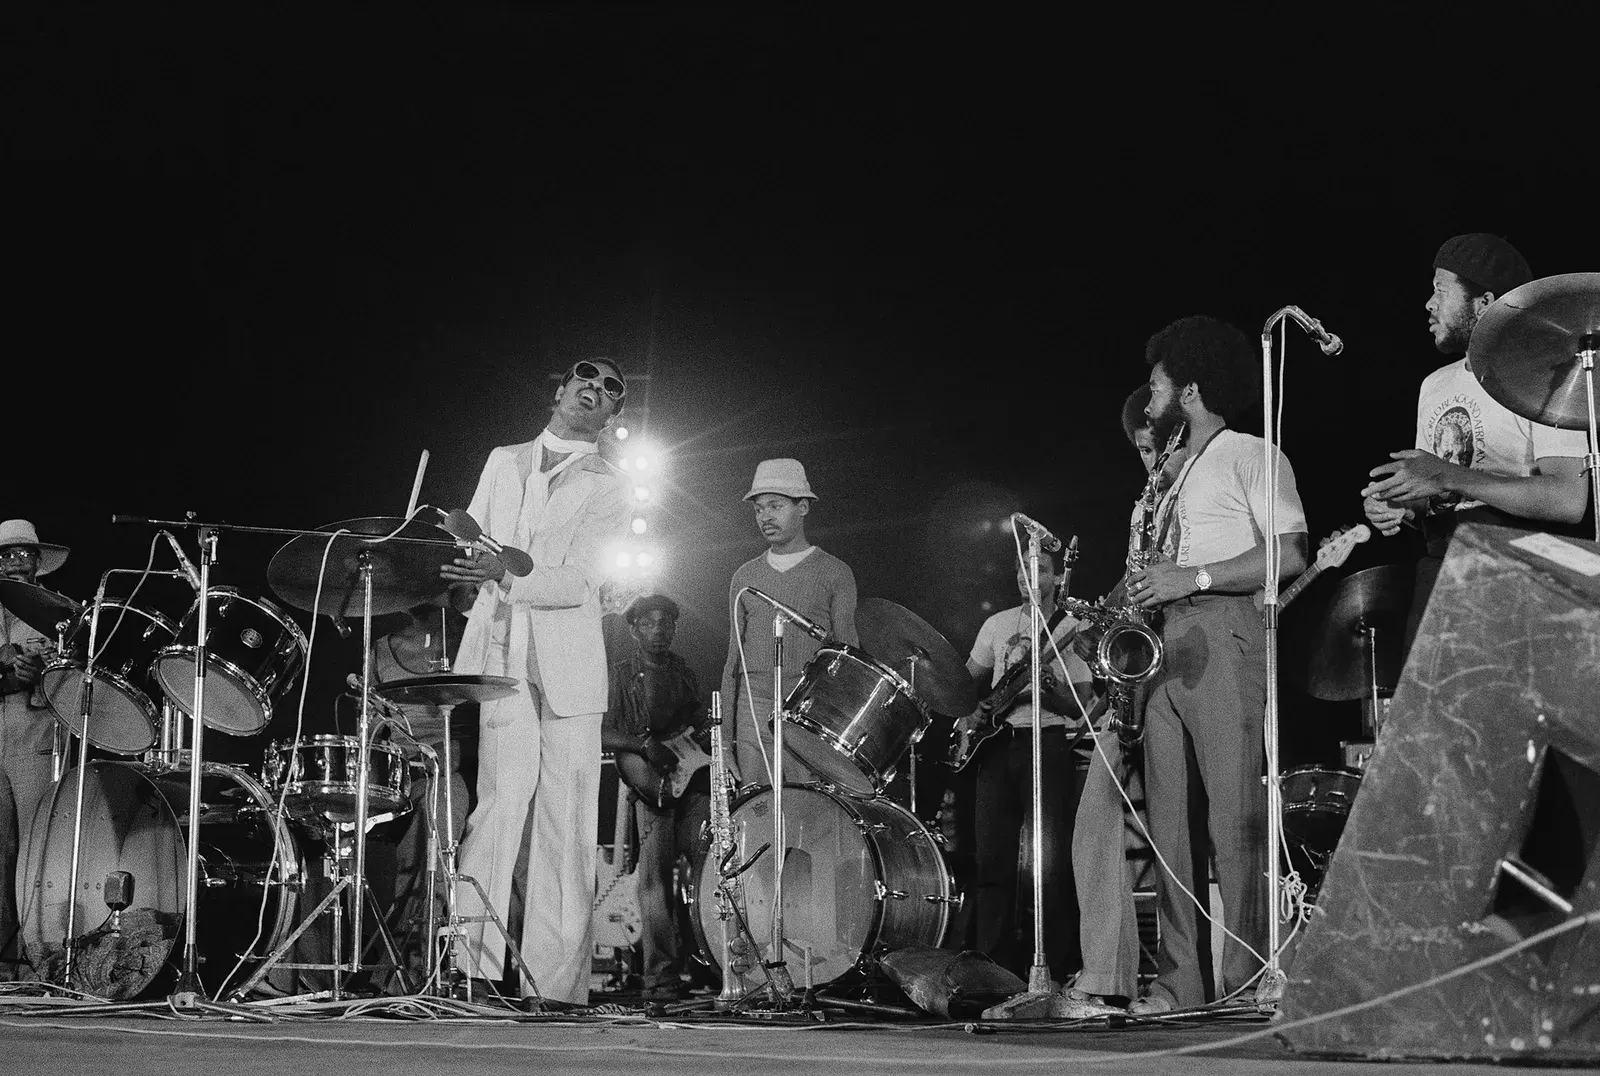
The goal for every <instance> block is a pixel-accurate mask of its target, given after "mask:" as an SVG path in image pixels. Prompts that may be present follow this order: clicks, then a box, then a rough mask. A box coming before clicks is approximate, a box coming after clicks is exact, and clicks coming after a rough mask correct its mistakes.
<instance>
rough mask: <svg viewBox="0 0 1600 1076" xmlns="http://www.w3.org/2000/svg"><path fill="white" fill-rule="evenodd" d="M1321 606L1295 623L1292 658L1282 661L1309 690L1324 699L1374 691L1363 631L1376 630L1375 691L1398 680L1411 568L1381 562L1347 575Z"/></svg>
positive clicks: (1329, 590) (1389, 687)
mask: <svg viewBox="0 0 1600 1076" xmlns="http://www.w3.org/2000/svg"><path fill="white" fill-rule="evenodd" d="M1326 593H1327V596H1326V598H1324V599H1323V601H1322V603H1321V605H1320V607H1318V606H1312V607H1310V608H1308V609H1306V610H1305V611H1304V615H1303V616H1296V618H1295V620H1296V623H1295V625H1294V628H1295V630H1294V636H1295V640H1294V647H1293V650H1294V652H1295V656H1296V657H1297V658H1298V659H1299V660H1295V661H1291V662H1289V663H1287V664H1286V668H1287V669H1289V670H1290V671H1291V673H1293V674H1294V678H1295V679H1296V680H1298V681H1299V682H1300V686H1301V687H1303V688H1304V689H1305V691H1306V693H1307V694H1309V695H1311V696H1312V697H1313V698H1318V699H1323V700H1326V701H1328V702H1347V701H1349V700H1351V699H1361V698H1365V697H1366V696H1367V695H1368V694H1370V693H1371V690H1372V683H1371V681H1372V670H1371V668H1370V659H1369V658H1368V654H1367V629H1368V628H1369V627H1370V628H1373V629H1374V641H1375V643H1376V646H1377V683H1378V690H1379V691H1380V692H1383V693H1388V692H1391V691H1393V690H1394V689H1395V685H1396V684H1398V683H1399V682H1400V665H1401V643H1402V641H1403V636H1404V635H1405V625H1406V612H1407V611H1408V610H1409V608H1410V605H1411V572H1410V569H1409V568H1406V567H1403V566H1400V565H1395V564H1383V565H1379V566H1378V567H1376V568H1367V569H1365V570H1364V571H1359V572H1356V573H1354V574H1352V575H1347V576H1345V577H1344V578H1343V579H1340V580H1339V581H1338V582H1337V583H1335V584H1334V585H1333V586H1332V587H1330V588H1327V592H1326Z"/></svg>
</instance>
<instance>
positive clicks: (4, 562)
mask: <svg viewBox="0 0 1600 1076" xmlns="http://www.w3.org/2000/svg"><path fill="white" fill-rule="evenodd" d="M66 560H67V547H66V546H60V545H50V544H48V543H46V542H41V541H39V532H38V531H37V530H36V529H34V526H33V524H32V523H29V522H28V521H27V520H25V519H8V520H6V521H5V522H4V523H0V578H4V579H9V580H12V581H15V582H18V583H27V584H29V585H30V586H31V585H36V584H37V583H38V580H39V577H40V576H41V575H49V574H50V573H51V572H53V571H55V570H56V569H57V568H59V567H61V565H63V564H65V563H66ZM48 645H49V641H48V640H47V639H45V637H44V635H43V633H41V632H39V631H36V630H35V629H33V628H31V627H29V626H28V625H27V624H24V623H23V622H22V621H21V620H19V619H17V618H16V617H15V616H12V615H11V611H10V610H8V609H5V608H3V607H0V979H7V978H11V977H12V976H11V974H8V973H10V972H12V971H13V970H14V967H15V963H16V961H17V960H18V959H19V958H20V955H21V954H20V953H19V952H18V949H17V942H16V934H17V907H16V903H15V895H16V885H15V882H16V875H17V849H18V846H19V844H20V842H21V837H22V834H23V833H26V832H27V829H28V826H29V824H30V823H31V822H32V821H33V814H34V811H35V810H36V809H37V808H38V806H39V803H40V801H41V800H43V799H44V797H45V794H46V793H47V792H49V791H50V750H51V745H52V743H53V737H54V733H55V726H54V719H53V718H52V717H51V716H50V710H49V708H48V707H47V706H46V705H45V704H44V703H43V701H42V700H41V699H38V698H36V697H35V695H34V691H33V689H34V686H35V685H37V684H38V682H39V676H40V674H41V673H42V672H43V671H44V658H43V657H42V656H41V655H42V654H43V653H44V651H45V649H46V648H47V647H48ZM36 702H37V703H38V705H35V703H36Z"/></svg>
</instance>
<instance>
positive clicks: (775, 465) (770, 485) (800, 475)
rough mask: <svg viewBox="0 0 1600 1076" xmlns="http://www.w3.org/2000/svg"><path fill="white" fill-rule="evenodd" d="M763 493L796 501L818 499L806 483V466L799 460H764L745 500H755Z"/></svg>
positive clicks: (757, 468) (759, 465)
mask: <svg viewBox="0 0 1600 1076" xmlns="http://www.w3.org/2000/svg"><path fill="white" fill-rule="evenodd" d="M763 493H781V494H783V495H784V496H785V497H793V498H795V499H796V500H798V499H800V498H802V497H809V498H811V499H812V500H816V499H817V495H816V494H815V493H812V492H811V483H810V482H807V481H806V469H805V466H804V465H803V464H802V463H801V462H800V461H799V460H762V461H761V462H760V463H758V464H756V477H755V481H754V482H752V483H750V492H749V493H746V494H745V495H744V499H745V500H747V501H751V500H755V498H757V497H759V496H761V495H762V494H763Z"/></svg>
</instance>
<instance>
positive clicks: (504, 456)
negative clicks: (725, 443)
mask: <svg viewBox="0 0 1600 1076" xmlns="http://www.w3.org/2000/svg"><path fill="white" fill-rule="evenodd" d="M539 455H540V443H539V442H538V441H536V440H535V441H528V442H526V443H524V444H520V445H511V446H508V447H502V448H496V449H494V450H493V451H492V452H490V453H489V459H488V461H487V462H486V463H485V464H484V467H483V475H482V477H480V478H479V479H478V490H477V492H476V493H474V494H473V495H472V506H471V508H469V509H468V511H470V512H471V513H472V518H473V519H475V520H477V521H478V523H479V524H480V525H481V526H482V527H483V530H484V533H485V534H487V535H489V537H491V538H493V539H495V540H496V541H498V542H501V543H502V544H505V545H512V544H516V545H519V546H520V547H521V548H522V549H524V550H526V552H527V553H528V555H529V556H530V557H532V558H533V564H534V567H533V571H532V572H531V573H530V574H528V575H526V576H523V577H521V578H518V577H516V576H513V575H507V576H506V577H505V581H504V582H503V583H501V584H498V585H490V586H485V587H480V588H479V590H478V600H477V603H476V604H475V605H474V606H473V607H472V613H471V614H470V616H469V617H468V618H467V627H466V630H465V631H464V632H463V633H462V636H461V649H460V652H459V653H458V654H457V656H456V660H455V665H454V669H455V671H456V672H458V673H463V674H466V675H474V676H481V675H486V674H487V675H500V674H501V673H502V672H503V673H504V675H507V676H515V677H518V678H525V679H528V680H532V681H535V682H537V683H539V684H540V685H542V687H543V691H544V697H545V702H546V703H547V704H548V707H549V711H550V712H552V713H553V714H555V715H556V716H558V717H571V716H574V715H577V714H598V713H603V712H604V711H605V708H606V687H607V670H606V650H605V640H604V638H603V636H602V634H601V631H600V615H601V608H600V584H601V583H602V582H604V580H605V577H606V570H607V563H608V560H609V558H610V556H612V555H614V553H615V549H614V546H615V544H616V543H617V542H618V541H619V540H620V539H621V538H622V537H623V536H624V534H625V533H626V531H627V526H628V516H629V504H628V497H627V487H626V484H625V482H624V481H623V478H622V476H621V475H620V473H619V472H617V471H616V470H615V469H614V468H613V467H612V465H611V464H609V463H607V462H606V461H605V460H604V459H603V458H602V457H601V456H600V455H599V454H598V453H592V454H587V455H581V456H576V457H573V458H572V459H571V460H569V461H568V462H567V463H566V464H565V465H563V466H561V467H560V468H559V469H557V470H555V471H553V472H552V477H551V478H550V480H549V487H548V492H547V495H546V497H545V500H544V503H543V507H542V510H541V509H540V506H539V504H538V501H537V499H536V498H533V497H529V498H528V503H527V504H524V491H525V489H526V486H527V481H528V478H529V476H530V475H531V474H533V473H534V472H535V471H536V469H537V466H538V459H539ZM519 523H520V524H521V529H522V535H523V538H524V540H522V541H517V535H518V532H519ZM503 605H504V606H509V616H510V624H509V630H508V633H507V637H506V664H505V669H504V670H501V669H498V668H496V669H487V668H486V667H485V666H486V664H487V660H488V656H489V644H490V642H491V636H492V633H493V629H494V623H495V620H496V618H497V616H498V615H500V613H501V606H503Z"/></svg>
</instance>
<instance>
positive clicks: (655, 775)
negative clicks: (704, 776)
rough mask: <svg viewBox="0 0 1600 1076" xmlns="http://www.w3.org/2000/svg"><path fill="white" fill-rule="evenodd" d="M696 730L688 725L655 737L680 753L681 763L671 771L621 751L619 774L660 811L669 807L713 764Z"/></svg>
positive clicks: (641, 797) (618, 762)
mask: <svg viewBox="0 0 1600 1076" xmlns="http://www.w3.org/2000/svg"><path fill="white" fill-rule="evenodd" d="M694 731H695V730H694V729H693V728H685V729H680V730H679V731H678V732H676V733H674V734H673V735H672V736H669V737H667V738H666V739H661V738H660V737H657V738H656V739H657V741H658V742H659V743H660V744H661V745H662V746H663V747H665V748H666V749H667V750H669V751H671V752H672V753H673V754H674V755H675V756H677V759H678V764H677V766H675V767H673V770H672V772H671V773H668V774H663V773H661V772H660V771H659V770H657V769H656V768H655V767H654V766H652V765H650V763H649V762H647V761H645V758H644V756H643V755H636V754H634V753H633V752H632V751H619V752H617V759H616V761H617V773H618V775H619V776H621V778H622V780H623V781H624V782H625V783H626V784H627V786H628V787H629V788H631V789H632V790H633V792H634V794H635V795H636V796H638V797H639V798H640V799H641V800H643V801H644V802H646V803H648V804H650V805H651V806H653V807H655V808H656V809H657V810H658V811H664V810H666V809H667V808H668V807H671V806H672V805H673V804H675V803H677V802H678V797H680V796H682V795H683V793H684V790H685V789H687V788H688V787H689V782H690V781H691V780H693V779H694V775H695V774H696V773H699V772H700V770H702V769H704V768H705V767H707V766H709V765H710V764H711V756H710V755H708V754H706V753H705V752H704V751H702V750H700V745H699V744H697V743H695V740H694Z"/></svg>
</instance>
